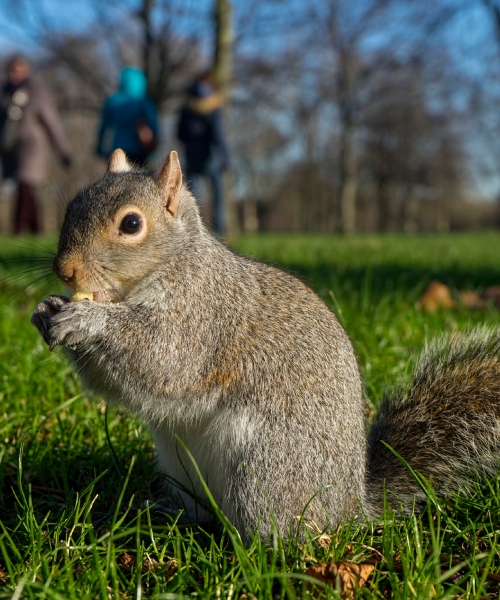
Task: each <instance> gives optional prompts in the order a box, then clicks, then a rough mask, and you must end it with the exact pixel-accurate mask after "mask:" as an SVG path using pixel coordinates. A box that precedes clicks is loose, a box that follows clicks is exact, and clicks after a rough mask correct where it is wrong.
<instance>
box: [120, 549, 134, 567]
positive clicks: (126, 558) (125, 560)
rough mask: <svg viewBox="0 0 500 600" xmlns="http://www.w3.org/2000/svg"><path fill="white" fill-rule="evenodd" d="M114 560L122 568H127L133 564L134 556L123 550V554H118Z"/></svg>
mask: <svg viewBox="0 0 500 600" xmlns="http://www.w3.org/2000/svg"><path fill="white" fill-rule="evenodd" d="M116 562H117V563H118V564H119V565H120V566H121V567H122V568H124V569H126V570H128V569H131V568H132V567H133V566H134V563H135V558H134V557H133V556H130V554H128V553H127V552H123V554H120V555H119V556H118V558H117V559H116Z"/></svg>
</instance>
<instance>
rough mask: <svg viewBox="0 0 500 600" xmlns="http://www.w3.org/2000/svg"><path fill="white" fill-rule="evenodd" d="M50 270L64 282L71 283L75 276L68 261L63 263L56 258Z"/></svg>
mask: <svg viewBox="0 0 500 600" xmlns="http://www.w3.org/2000/svg"><path fill="white" fill-rule="evenodd" d="M52 271H53V272H54V274H55V275H56V276H57V277H59V279H61V281H64V282H65V283H71V282H72V281H73V280H74V278H75V269H74V267H73V266H71V265H70V264H68V263H63V262H61V261H58V260H57V259H56V260H55V261H54V263H53V265H52Z"/></svg>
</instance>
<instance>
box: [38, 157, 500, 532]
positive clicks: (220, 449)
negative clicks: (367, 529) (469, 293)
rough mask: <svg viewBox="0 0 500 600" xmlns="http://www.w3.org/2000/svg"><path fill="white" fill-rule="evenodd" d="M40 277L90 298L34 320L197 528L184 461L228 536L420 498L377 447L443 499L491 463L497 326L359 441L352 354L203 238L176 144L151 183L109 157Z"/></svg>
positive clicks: (310, 297) (336, 519) (324, 314)
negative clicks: (143, 447)
mask: <svg viewBox="0 0 500 600" xmlns="http://www.w3.org/2000/svg"><path fill="white" fill-rule="evenodd" d="M54 271H55V272H56V274H57V275H58V276H59V277H60V278H61V280H63V281H64V282H65V284H66V285H68V286H69V287H71V289H74V290H78V289H80V290H82V289H83V290H88V293H89V294H92V297H93V298H94V299H95V298H99V299H102V300H103V301H102V302H101V301H99V302H91V301H90V302H89V301H82V302H68V300H67V299H65V298H63V297H60V296H49V297H47V298H46V299H45V300H44V301H43V302H42V303H40V304H39V305H38V307H37V308H36V310H35V313H34V314H33V317H32V322H33V324H34V325H35V326H36V327H37V328H38V330H39V331H40V333H41V335H42V336H43V338H44V340H45V341H46V342H47V343H48V344H49V346H50V347H51V348H53V347H55V346H57V345H60V346H62V347H63V348H64V350H65V353H66V354H67V356H68V357H69V359H70V361H71V362H72V363H73V364H74V367H75V369H76V370H77V372H78V373H79V375H80V376H81V378H82V380H83V382H84V384H85V385H86V386H87V387H88V388H89V389H91V390H92V391H94V392H96V393H98V394H101V395H103V396H104V398H106V399H107V400H108V401H111V402H118V403H121V404H123V405H125V406H126V407H127V408H128V409H129V410H131V411H132V412H134V413H136V414H138V415H139V416H140V417H141V418H142V419H143V420H144V421H145V422H146V423H147V424H148V425H149V427H150V428H151V431H152V434H153V437H154V439H155V443H156V448H157V452H158V462H159V465H160V468H161V469H162V470H163V471H164V472H165V474H166V476H167V478H169V479H170V480H175V481H177V482H178V483H179V484H180V487H179V489H178V490H174V491H173V494H174V496H176V497H177V498H178V500H179V503H180V506H181V507H186V509H187V511H188V512H189V514H190V515H191V517H192V518H194V519H195V518H203V517H204V514H203V511H202V509H201V508H200V507H199V506H197V505H196V502H194V501H193V500H192V496H193V495H194V496H200V497H203V493H202V488H201V485H200V484H199V481H198V478H197V475H196V473H195V470H194V468H193V466H192V464H191V462H190V461H189V458H188V457H187V455H186V453H185V452H184V451H183V449H182V447H180V445H179V444H178V442H177V439H178V438H179V439H181V440H182V442H183V443H184V444H185V446H186V447H187V448H188V449H189V451H190V452H191V454H192V455H193V457H194V459H195V460H196V463H197V465H198V467H199V469H200V471H201V473H202V475H203V477H204V479H205V480H206V482H207V483H208V485H209V487H210V489H211V491H212V493H213V495H214V497H215V499H216V501H217V502H218V504H219V505H220V507H221V508H222V510H223V511H224V512H225V513H226V515H227V516H228V517H229V518H230V519H231V521H232V522H233V523H234V525H235V526H236V527H237V528H238V529H239V531H240V533H241V535H242V536H247V535H248V532H249V530H252V531H254V530H256V529H257V528H258V529H259V530H260V532H261V534H262V535H267V534H268V533H269V532H270V531H271V529H272V527H273V524H276V525H277V527H278V528H279V530H280V531H281V533H282V534H283V535H285V536H286V535H287V533H288V532H289V527H290V523H291V522H292V521H293V520H294V517H296V516H297V515H300V514H302V512H303V510H304V508H305V507H306V506H307V510H306V512H305V517H306V518H312V519H314V520H315V521H316V522H317V523H318V525H320V526H324V525H327V524H330V525H333V526H335V525H337V524H339V523H342V522H343V521H345V520H346V519H347V518H350V517H353V516H355V515H358V514H367V515H376V514H378V513H379V512H380V511H381V507H382V490H383V489H384V486H385V487H386V489H387V490H390V491H391V492H393V494H394V496H390V497H389V500H390V499H391V498H394V501H395V503H396V505H398V503H399V502H400V501H402V502H411V501H412V499H413V497H414V496H415V495H416V496H417V500H420V499H421V498H422V496H421V492H420V489H419V488H418V486H417V485H416V484H415V482H414V481H413V480H412V479H411V478H410V477H408V475H407V472H406V470H405V468H404V466H403V465H402V464H401V463H400V462H399V461H398V460H397V459H396V457H395V456H394V454H392V453H391V452H390V451H389V450H388V449H387V448H386V446H384V445H383V444H382V441H385V442H387V443H388V444H389V445H390V446H391V447H393V448H394V450H395V451H396V452H398V453H399V454H400V455H401V456H402V457H403V458H404V459H405V460H406V461H407V462H408V463H409V464H410V465H411V466H412V467H413V468H414V469H415V470H417V471H419V472H421V473H423V474H424V475H425V476H426V477H428V478H429V479H431V481H433V482H434V483H435V485H436V488H437V489H438V491H439V490H441V491H442V492H444V493H448V492H450V491H453V490H455V489H458V488H467V486H468V485H470V481H472V480H471V479H470V477H476V476H477V475H478V474H481V473H486V474H493V473H494V472H496V469H497V467H498V464H499V457H500V433H499V431H500V410H499V406H500V389H499V377H498V364H499V358H500V351H499V346H500V342H499V340H500V334H499V332H498V331H491V332H487V331H484V330H478V331H476V332H474V333H473V334H471V335H470V336H469V337H464V338H463V339H454V340H453V339H452V340H451V341H449V342H448V343H447V344H442V345H441V346H437V347H436V349H435V350H434V351H430V352H429V353H427V354H426V355H425V357H424V358H423V359H422V362H421V363H420V366H418V367H417V370H416V373H415V376H414V380H413V382H412V383H411V385H410V386H409V387H408V389H406V390H400V391H398V392H397V393H396V394H395V396H394V398H393V399H392V400H387V401H386V402H385V403H384V404H383V407H382V409H381V411H380V413H379V416H378V418H377V419H376V423H375V425H374V426H373V428H372V429H371V432H370V434H369V437H368V439H367V436H366V423H365V414H364V412H365V407H364V401H363V393H362V383H361V377H360V374H359V367H358V362H357V359H356V356H355V353H354V350H353V348H352V345H351V342H350V340H349V338H348V336H347V334H346V332H345V331H344V329H343V328H342V326H341V325H340V323H339V322H338V320H337V318H336V317H335V315H334V314H333V313H332V312H331V311H330V310H329V309H328V308H327V306H326V305H325V304H324V303H323V302H322V301H321V300H320V299H319V298H318V297H317V296H316V295H315V294H314V293H313V292H312V291H311V290H310V289H309V288H308V287H307V286H305V285H304V284H303V283H301V282H300V281H299V280H298V279H296V278H295V277H293V276H291V275H288V274H286V273H284V272H282V271H280V270H279V269H276V268H274V267H271V266H268V265H265V264H262V263H259V262H256V261H253V260H251V259H248V258H245V257H242V256H239V255H237V254H236V253H234V252H232V251H231V250H229V249H228V248H227V247H226V246H224V245H223V244H222V243H220V242H219V241H218V240H217V239H216V238H215V237H213V236H212V235H211V234H210V232H208V231H207V230H206V228H205V227H204V226H203V224H202V223H201V220H200V216H199V212H198V208H197V205H196V201H195V200H194V198H193V197H192V196H191V194H190V193H189V191H188V190H187V188H185V187H184V186H183V185H182V174H181V171H180V166H179V163H178V159H177V155H176V153H175V152H173V153H171V154H170V156H169V157H168V158H167V160H166V161H165V163H164V165H163V166H162V167H160V169H159V170H158V171H157V172H156V173H150V172H147V171H143V170H135V169H134V168H133V167H131V166H130V165H129V164H128V162H127V160H126V157H125V155H124V154H123V152H121V151H115V153H114V154H113V155H112V157H111V159H110V165H109V171H108V173H107V174H106V176H105V177H104V178H103V179H101V180H100V181H98V182H96V183H94V184H92V185H91V186H90V187H88V188H87V189H85V190H83V191H82V192H81V193H80V194H79V195H77V196H76V197H75V198H74V199H73V200H72V201H71V202H70V204H69V205H68V207H67V210H66V215H65V219H64V223H63V227H62V230H61V235H60V239H59V247H58V253H57V256H56V258H55V261H54Z"/></svg>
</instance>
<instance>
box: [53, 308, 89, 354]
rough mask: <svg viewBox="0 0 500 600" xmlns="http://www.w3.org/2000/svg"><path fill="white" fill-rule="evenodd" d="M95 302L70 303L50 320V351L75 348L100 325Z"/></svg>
mask: <svg viewBox="0 0 500 600" xmlns="http://www.w3.org/2000/svg"><path fill="white" fill-rule="evenodd" d="M97 310H98V307H97V305H96V303H95V302H91V301H89V300H83V301H82V302H70V303H68V304H66V305H65V306H64V307H63V308H62V310H60V311H59V312H58V313H57V314H55V315H54V316H53V317H52V318H51V327H50V342H49V347H50V349H51V350H52V349H53V348H54V347H55V346H69V347H70V348H73V349H74V348H75V346H77V345H78V344H80V343H81V342H83V341H85V340H86V339H87V338H88V337H89V336H90V335H92V333H93V332H94V330H95V329H96V326H97V325H98V324H99V323H100V319H97V318H96V317H97V315H96V311H97Z"/></svg>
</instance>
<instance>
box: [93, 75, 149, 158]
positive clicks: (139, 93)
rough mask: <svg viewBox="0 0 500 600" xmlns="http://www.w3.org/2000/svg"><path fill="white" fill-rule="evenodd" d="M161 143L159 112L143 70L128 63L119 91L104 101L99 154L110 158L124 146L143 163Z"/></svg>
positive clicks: (129, 156)
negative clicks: (129, 65) (150, 93)
mask: <svg viewBox="0 0 500 600" xmlns="http://www.w3.org/2000/svg"><path fill="white" fill-rule="evenodd" d="M157 145H158V113H157V110H156V106H155V105H154V102H153V100H152V99H151V98H150V97H149V96H148V95H147V80H146V76H145V75H144V73H143V72H142V71H141V70H140V69H137V68H135V67H126V68H124V69H123V70H122V72H121V74H120V84H119V89H118V91H117V92H116V93H115V94H113V95H112V96H109V98H108V99H107V100H106V102H105V104H104V108H103V110H102V117H101V125H100V127H99V135H98V140H97V154H98V155H99V156H103V157H105V158H108V157H109V155H110V154H111V153H112V152H113V151H114V150H116V149H117V148H121V149H122V150H123V151H124V152H125V154H126V155H127V157H128V158H129V159H130V160H131V161H133V162H135V163H138V164H141V165H142V164H144V163H145V162H146V160H147V158H148V156H149V155H150V154H151V153H152V152H153V151H154V150H155V148H156V146H157Z"/></svg>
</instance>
